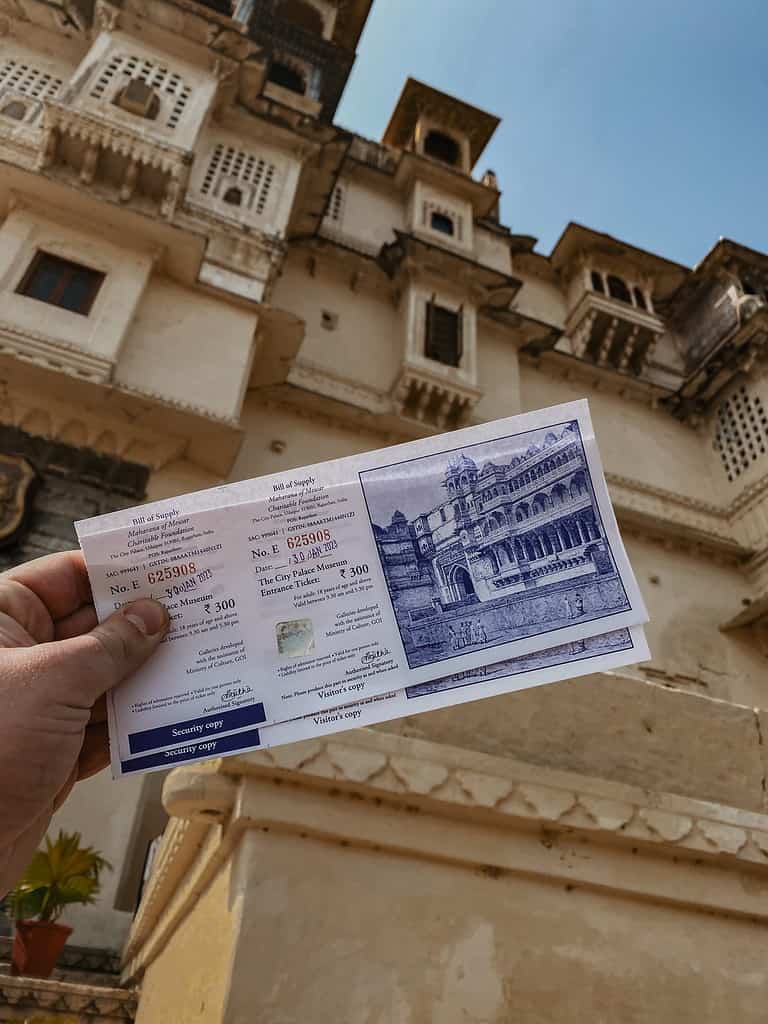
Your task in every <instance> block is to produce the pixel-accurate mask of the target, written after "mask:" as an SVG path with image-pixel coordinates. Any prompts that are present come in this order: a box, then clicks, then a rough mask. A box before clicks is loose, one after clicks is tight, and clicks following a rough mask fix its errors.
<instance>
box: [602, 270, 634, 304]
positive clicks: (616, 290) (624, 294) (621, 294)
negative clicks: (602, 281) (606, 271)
mask: <svg viewBox="0 0 768 1024" xmlns="http://www.w3.org/2000/svg"><path fill="white" fill-rule="evenodd" d="M608 294H609V295H610V296H611V298H612V299H620V300H621V301H622V302H629V303H631V302H632V296H631V295H630V294H629V288H627V286H626V285H625V284H624V282H623V281H622V279H621V278H620V277H616V276H615V275H613V274H611V276H610V277H609V278H608Z"/></svg>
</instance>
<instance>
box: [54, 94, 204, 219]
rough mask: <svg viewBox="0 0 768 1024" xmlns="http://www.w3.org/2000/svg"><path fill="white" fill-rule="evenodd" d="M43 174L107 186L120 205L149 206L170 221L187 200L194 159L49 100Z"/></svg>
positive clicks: (159, 141)
mask: <svg viewBox="0 0 768 1024" xmlns="http://www.w3.org/2000/svg"><path fill="white" fill-rule="evenodd" d="M43 128H44V130H43V141H42V148H41V153H40V158H39V163H40V169H47V170H54V169H56V170H61V171H63V172H64V173H67V172H69V173H70V174H76V175H77V176H78V177H79V179H80V181H81V182H82V183H83V184H84V185H93V184H99V185H102V186H104V185H106V186H107V187H108V188H112V189H114V191H115V192H116V193H117V197H118V198H119V199H120V201H121V202H124V203H127V202H130V201H131V200H132V199H134V197H136V198H139V199H144V200H149V203H150V204H151V205H152V206H153V207H154V208H159V210H160V213H161V215H162V216H163V217H165V218H167V219H170V218H171V217H172V216H173V214H174V213H175V210H176V206H177V204H178V202H179V199H180V197H181V196H182V195H183V193H184V190H185V188H186V184H187V178H188V175H189V168H190V165H191V163H192V153H190V152H189V151H187V150H185V149H182V148H180V147H179V146H173V145H170V144H169V143H167V142H163V141H161V140H159V139H153V138H152V137H151V136H149V135H147V134H146V133H143V132H138V131H131V130H130V129H129V128H126V127H125V126H123V125H118V124H116V123H115V122H112V121H109V120H107V119H105V118H104V117H102V116H99V115H96V114H91V113H86V112H84V111H81V110H77V109H73V108H71V107H68V106H66V105H64V104H62V103H58V102H56V101H55V100H46V101H45V109H44V113H43Z"/></svg>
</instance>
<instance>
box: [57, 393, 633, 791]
mask: <svg viewBox="0 0 768 1024" xmlns="http://www.w3.org/2000/svg"><path fill="white" fill-rule="evenodd" d="M76 528H77V532H78V536H79V539H80V543H81V545H82V548H83V551H84V554H85V558H86V561H87V564H88V570H89V574H90V577H91V583H92V587H93V592H94V600H95V603H96V609H97V612H98V614H99V616H100V617H101V618H104V617H106V616H107V615H109V614H111V613H112V612H113V611H114V610H115V609H117V608H120V607H121V606H122V605H123V604H125V603H127V602H128V601H132V600H136V599H137V598H139V597H154V598H157V599H158V600H161V601H163V602H164V603H165V604H166V606H167V608H168V610H169V613H170V616H171V630H170V633H169V635H168V638H167V639H166V640H165V641H164V643H163V644H162V646H161V648H160V651H159V652H158V653H157V654H156V655H155V657H154V658H153V659H152V660H151V662H150V663H149V664H148V665H146V666H145V667H144V668H143V669H141V670H140V671H139V672H138V673H137V674H136V675H135V676H134V677H133V678H132V679H131V680H129V681H128V682H127V683H125V684H123V685H122V686H120V687H119V688H118V689H117V690H116V691H115V692H114V693H113V694H112V695H111V698H110V706H109V716H110V735H111V744H112V756H113V767H114V770H115V773H116V774H122V773H125V772H132V771H144V770H148V769H149V768H152V767H155V765H154V764H150V763H149V762H150V761H153V760H156V759H158V758H161V759H162V760H163V762H164V763H165V764H169V763H176V762H178V761H180V760H197V759H200V758H203V757H206V756H218V755H219V754H221V753H225V752H236V751H238V750H243V749H248V748H250V747H256V746H258V745H260V744H261V743H262V739H261V735H262V734H265V733H266V730H267V729H268V728H271V727H277V726H278V725H280V724H281V723H286V722H289V721H296V720H302V719H307V716H309V720H311V719H312V718H313V717H316V716H320V717H322V715H323V714H324V713H325V712H327V711H328V710H329V709H332V708H337V707H341V706H345V705H347V704H351V703H354V702H361V701H366V700H368V699H369V698H373V697H377V696H380V695H383V694H392V693H399V692H400V691H410V689H411V688H412V687H416V686H419V685H421V684H427V683H431V682H434V681H435V680H442V679H445V678H446V677H455V676H456V675H457V674H461V673H467V672H473V671H474V670H485V669H486V668H487V667H488V666H492V665H498V664H502V663H505V662H508V661H509V659H513V658H514V659H517V658H520V657H522V656H525V655H529V654H536V653H537V652H541V651H547V650H550V649H552V648H559V647H561V646H562V645H564V644H572V643H577V644H578V643H580V642H582V641H586V640H588V639H590V638H594V637H596V636H598V635H602V634H610V633H615V632H617V631H620V630H622V629H626V628H628V627H632V626H636V625H639V624H641V623H642V622H644V621H646V619H647V615H646V612H645V607H644V605H643V602H642V598H641V596H640V593H639V590H638V588H637V584H636V582H635V579H634V576H633V574H632V571H631V568H630V566H629V563H628V561H627V558H626V554H625V552H624V548H623V545H622V542H621V538H620V536H619V533H618V529H617V527H616V522H615V518H614V515H613V510H612V508H611V504H610V500H609V497H608V493H607V488H606V485H605V479H604V476H603V472H602V467H601V464H600V458H599V453H598V450H597V445H596V442H595V438H594V432H593V429H592V424H591V420H590V417H589V410H588V407H587V403H586V402H574V403H569V404H567V405H561V406H556V407H554V408H551V409H545V410H541V411H539V412H535V413H527V414H525V415H522V416H515V417H511V418H509V419H505V420H499V421H497V422H495V423H489V424H483V425H481V426H477V427H471V428H467V429H464V430H459V431H455V432H453V433H451V434H448V435H442V436H438V437H431V438H428V439H425V440H420V441H415V442H410V443H408V444H404V445H398V446H396V447H393V448H388V449H384V450H382V451H378V452H371V453H366V454H363V455H359V456H352V457H349V458H345V459H339V460H335V461H332V462H327V463H321V464H319V465H315V466H310V467H306V468H304V469H301V470H293V471H287V472H283V473H278V474H274V475H271V476H265V477H260V478H258V479H255V480H248V481H241V482H238V483H233V484H227V485H223V486H221V487H215V488H211V489H209V490H206V491H199V492H196V493H194V494H188V495H185V496H182V497H178V498H173V499H169V500H166V501H160V502H154V503H151V504H147V505H144V506H142V507H141V508H137V509H130V510H121V511H119V512H113V513H110V514H108V515H105V516H99V517H96V518H94V519H89V520H84V521H82V522H80V523H77V524H76ZM634 660H639V659H638V658H637V657H634ZM596 670H598V669H596V668H594V667H593V668H592V669H590V671H596ZM499 678H512V677H509V674H508V673H502V675H501V676H500V677H499ZM517 678H519V676H518V677H517ZM527 685H534V683H533V682H531V683H528V684H527ZM507 688H508V689H511V688H516V687H513V686H509V687H507ZM443 692H445V693H450V692H452V691H451V690H450V689H447V690H444V691H443ZM206 743H208V744H210V743H214V745H215V747H216V750H215V751H212V750H211V749H210V748H209V749H208V750H206V751H204V750H202V749H201V747H202V746H203V745H205V744H206Z"/></svg>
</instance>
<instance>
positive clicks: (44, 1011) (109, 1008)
mask: <svg viewBox="0 0 768 1024" xmlns="http://www.w3.org/2000/svg"><path fill="white" fill-rule="evenodd" d="M135 1014H136V994H135V992H133V991H130V990H128V989H122V988H106V987H103V986H100V985H79V984H72V983H71V982H66V981H49V980H43V979H39V978H14V977H11V975H9V974H4V973H2V971H0V1024H6V1022H10V1021H19V1022H21V1021H28V1020H30V1019H34V1017H33V1015H35V1016H37V1015H40V1016H42V1017H43V1018H44V1019H45V1020H51V1021H55V1020H61V1021H62V1024H63V1022H65V1021H66V1022H67V1024H70V1022H71V1024H123V1022H125V1021H132V1020H133V1019H134V1017H135Z"/></svg>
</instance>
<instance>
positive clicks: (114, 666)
mask: <svg viewBox="0 0 768 1024" xmlns="http://www.w3.org/2000/svg"><path fill="white" fill-rule="evenodd" d="M168 625H169V620H168V612H167V611H166V610H165V608H164V607H163V605H162V604H160V602H159V601H151V600H149V599H147V598H142V599H141V600H140V601H134V602H132V603H131V604H127V605H125V607H123V608H121V609H120V611H119V612H115V614H114V615H110V617H109V618H108V619H105V620H104V622H101V623H99V625H98V626H96V627H95V629H92V630H91V632H90V633H83V634H82V635H81V636H76V637H72V638H71V639H69V640H58V641H55V642H53V643H50V644H45V645H44V646H45V647H46V648H47V652H46V653H47V658H46V661H47V665H46V667H47V668H48V669H49V672H50V676H49V678H51V680H52V682H53V685H55V686H56V689H57V691H58V696H59V697H61V696H62V692H61V691H62V684H63V683H64V684H65V685H66V689H67V694H66V696H67V701H68V703H76V704H81V703H82V706H84V707H91V706H92V705H93V704H94V703H95V702H96V701H97V700H98V698H99V697H101V696H102V695H103V694H104V693H106V691H107V690H110V689H112V687H113V686H116V685H117V684H118V683H119V682H121V681H122V680H123V679H125V678H126V677H127V676H129V675H131V674H132V673H133V672H135V671H136V669H138V668H140V667H141V665H143V664H144V662H145V661H146V660H147V658H148V657H149V656H150V655H151V654H152V653H153V652H154V651H155V650H156V649H157V647H158V646H159V645H160V643H161V641H162V640H163V639H164V638H165V635H166V633H167V632H168ZM40 649H41V648H38V650H40ZM45 674H46V675H48V674H49V673H45Z"/></svg>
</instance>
